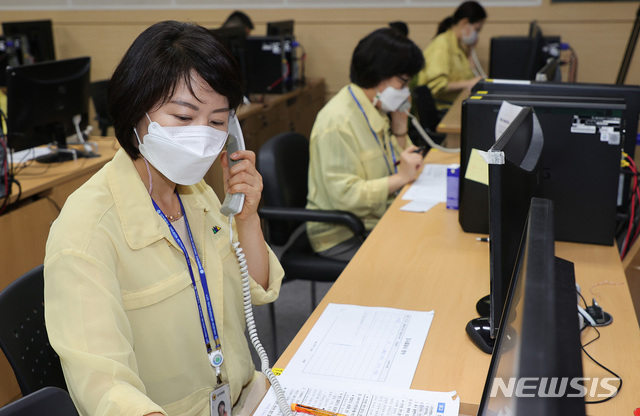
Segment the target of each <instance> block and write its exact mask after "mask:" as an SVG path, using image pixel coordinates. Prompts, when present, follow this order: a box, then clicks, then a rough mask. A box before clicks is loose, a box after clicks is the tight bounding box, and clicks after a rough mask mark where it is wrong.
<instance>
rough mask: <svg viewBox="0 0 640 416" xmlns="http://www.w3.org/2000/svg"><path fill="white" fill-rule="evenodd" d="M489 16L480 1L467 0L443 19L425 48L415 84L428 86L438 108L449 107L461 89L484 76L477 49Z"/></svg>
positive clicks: (468, 87)
mask: <svg viewBox="0 0 640 416" xmlns="http://www.w3.org/2000/svg"><path fill="white" fill-rule="evenodd" d="M486 19H487V13H486V11H485V10H484V8H483V7H482V6H481V5H480V4H479V3H477V2H475V1H465V2H464V3H462V4H461V5H460V6H459V7H458V8H457V9H456V11H455V12H454V13H453V16H449V17H447V18H446V19H444V20H443V21H442V22H440V25H439V26H438V33H437V34H436V37H435V38H433V40H432V41H431V43H430V44H429V46H427V48H426V49H425V50H424V59H425V61H426V65H425V67H424V69H423V70H422V71H420V73H419V74H418V77H417V80H416V85H417V86H420V85H426V86H428V87H429V89H430V90H431V94H432V95H433V97H434V99H435V100H436V108H437V109H438V110H442V111H446V110H448V109H449V107H451V104H452V103H453V101H454V100H455V98H456V97H457V95H458V94H459V93H460V91H462V90H465V89H471V87H473V86H474V85H475V83H476V82H478V81H479V80H480V79H482V78H483V74H482V69H481V68H480V67H479V64H478V63H477V59H476V58H475V52H474V49H475V46H476V44H477V43H478V34H479V33H480V31H481V30H482V26H483V25H484V22H485V21H486Z"/></svg>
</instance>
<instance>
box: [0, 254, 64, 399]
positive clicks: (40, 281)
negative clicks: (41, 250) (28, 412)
mask: <svg viewBox="0 0 640 416" xmlns="http://www.w3.org/2000/svg"><path fill="white" fill-rule="evenodd" d="M43 271H44V267H43V266H42V265H40V266H38V267H36V268H34V269H32V270H30V271H28V272H27V273H25V274H23V275H22V276H20V277H19V278H18V279H17V280H15V281H13V282H11V284H9V286H7V287H6V288H5V289H4V290H3V291H2V292H0V317H2V318H1V319H2V321H1V323H0V348H1V349H2V351H3V352H4V355H5V356H6V357H7V361H9V364H10V365H11V368H12V369H13V372H14V373H15V376H16V380H17V381H18V386H20V391H21V392H22V395H23V396H26V395H28V394H29V393H32V392H34V391H36V390H39V389H41V388H42V387H45V386H54V387H59V388H61V389H64V390H67V385H66V383H65V381H64V376H63V374H62V367H61V366H60V358H59V357H58V355H57V354H56V353H55V351H54V350H53V348H51V345H50V344H49V338H48V337H47V330H46V328H45V324H44V273H43Z"/></svg>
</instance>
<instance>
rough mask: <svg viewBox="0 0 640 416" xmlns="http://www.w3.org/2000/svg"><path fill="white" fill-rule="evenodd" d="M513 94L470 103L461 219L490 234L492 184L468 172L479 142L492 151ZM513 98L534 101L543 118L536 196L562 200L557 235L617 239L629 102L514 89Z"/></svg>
mask: <svg viewBox="0 0 640 416" xmlns="http://www.w3.org/2000/svg"><path fill="white" fill-rule="evenodd" d="M506 98H507V97H500V98H497V97H496V98H492V97H491V96H490V95H487V96H485V97H483V98H482V99H474V100H466V101H465V102H463V107H462V133H461V142H462V143H461V147H462V150H461V155H460V165H461V166H460V209H459V221H460V225H461V226H462V229H463V230H464V231H466V232H474V233H483V234H485V233H488V230H489V203H488V187H487V185H486V184H483V183H480V182H476V181H475V180H471V179H469V178H468V177H467V175H466V171H467V166H468V164H469V160H470V156H471V149H478V150H482V151H486V150H488V149H489V147H491V145H492V144H493V143H494V141H495V121H496V119H497V114H498V111H499V109H500V105H501V104H502V101H503V99H506ZM507 101H509V102H510V103H512V104H516V105H522V106H524V105H530V106H532V107H533V108H534V111H535V112H536V115H537V116H538V119H539V121H540V125H541V127H542V132H543V135H544V147H543V151H542V158H541V163H542V177H541V182H540V183H539V184H538V186H537V187H536V190H535V195H536V196H539V197H543V198H548V199H551V200H553V201H554V204H555V207H556V209H555V215H556V217H555V231H556V238H557V239H558V240H562V241H574V242H581V243H594V244H604V245H611V244H613V241H614V236H615V226H616V211H617V195H618V188H619V186H618V182H619V168H620V155H621V150H622V142H623V139H624V137H623V134H622V133H621V130H623V129H624V126H622V125H621V122H622V112H623V111H624V108H625V106H624V104H621V103H620V102H619V101H617V102H611V103H606V102H602V100H598V101H597V102H596V103H590V102H589V101H588V100H586V99H583V100H582V101H581V102H571V101H565V100H564V99H563V98H562V97H556V99H555V100H547V99H540V100H536V99H531V98H530V97H529V98H528V99H527V98H526V97H525V98H523V97H522V96H514V97H511V99H508V100H507ZM616 135H617V136H616ZM616 137H617V140H616Z"/></svg>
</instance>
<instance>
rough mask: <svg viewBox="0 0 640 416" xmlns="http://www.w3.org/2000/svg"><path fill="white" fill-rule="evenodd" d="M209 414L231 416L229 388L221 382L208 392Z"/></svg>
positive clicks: (212, 415)
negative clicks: (220, 384)
mask: <svg viewBox="0 0 640 416" xmlns="http://www.w3.org/2000/svg"><path fill="white" fill-rule="evenodd" d="M209 407H211V416H231V390H230V389H229V384H223V385H222V386H220V387H218V388H217V389H215V390H214V391H212V392H211V394H209Z"/></svg>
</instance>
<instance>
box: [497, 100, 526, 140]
mask: <svg viewBox="0 0 640 416" xmlns="http://www.w3.org/2000/svg"><path fill="white" fill-rule="evenodd" d="M522 108H523V107H520V106H517V105H514V104H511V103H508V102H506V101H503V102H502V105H501V106H500V110H498V118H497V119H496V139H495V140H496V141H497V140H498V139H499V138H500V136H502V133H504V131H505V130H506V129H507V127H509V124H511V122H512V121H513V120H514V119H515V118H516V117H517V116H518V114H520V110H522Z"/></svg>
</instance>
